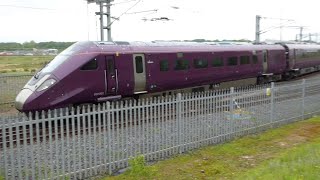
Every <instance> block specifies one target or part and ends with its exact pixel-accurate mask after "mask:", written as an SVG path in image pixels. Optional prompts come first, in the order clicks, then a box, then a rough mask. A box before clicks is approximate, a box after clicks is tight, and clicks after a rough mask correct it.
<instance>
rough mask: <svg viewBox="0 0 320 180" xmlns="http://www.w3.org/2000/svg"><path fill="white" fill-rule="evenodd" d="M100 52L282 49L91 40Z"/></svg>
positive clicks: (272, 46) (189, 43) (277, 46)
mask: <svg viewBox="0 0 320 180" xmlns="http://www.w3.org/2000/svg"><path fill="white" fill-rule="evenodd" d="M92 43H93V44H94V45H95V46H96V47H98V48H99V49H100V50H101V51H102V52H115V51H116V52H119V53H128V52H130V53H139V52H140V53H142V52H143V53H148V52H149V53H151V52H168V53H170V52H210V51H215V52H219V51H220V52H222V51H254V50H264V49H268V50H284V48H283V47H282V46H281V45H224V46H221V45H211V44H207V43H197V42H155V41H153V42H125V41H121V42H92Z"/></svg>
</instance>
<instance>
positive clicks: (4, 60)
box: [0, 56, 54, 74]
mask: <svg viewBox="0 0 320 180" xmlns="http://www.w3.org/2000/svg"><path fill="white" fill-rule="evenodd" d="M53 58H54V56H0V74H21V73H30V72H35V71H36V70H37V69H39V68H41V67H43V66H44V65H45V64H46V63H48V62H50V61H51V60H52V59H53Z"/></svg>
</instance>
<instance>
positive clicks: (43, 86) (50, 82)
mask: <svg viewBox="0 0 320 180" xmlns="http://www.w3.org/2000/svg"><path fill="white" fill-rule="evenodd" d="M56 82H57V81H56V80H54V79H48V80H46V81H45V82H43V83H42V84H41V85H40V86H39V87H38V89H37V91H43V90H46V89H48V88H49V87H51V86H52V85H53V84H54V83H56Z"/></svg>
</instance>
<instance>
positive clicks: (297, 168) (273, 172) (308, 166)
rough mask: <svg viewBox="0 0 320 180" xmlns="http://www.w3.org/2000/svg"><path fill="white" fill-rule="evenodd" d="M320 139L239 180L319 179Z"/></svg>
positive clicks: (274, 160)
mask: <svg viewBox="0 0 320 180" xmlns="http://www.w3.org/2000/svg"><path fill="white" fill-rule="evenodd" d="M319 178H320V138H318V139H317V140H315V142H312V143H310V144H306V145H300V146H299V147H295V148H293V149H291V150H288V151H286V152H284V153H283V155H282V156H280V157H279V158H276V159H273V160H270V161H268V162H266V163H263V164H262V165H261V166H259V167H257V168H254V169H252V170H249V171H248V172H247V173H246V174H245V175H244V176H242V177H241V178H239V179H252V180H254V179H266V180H267V179H319Z"/></svg>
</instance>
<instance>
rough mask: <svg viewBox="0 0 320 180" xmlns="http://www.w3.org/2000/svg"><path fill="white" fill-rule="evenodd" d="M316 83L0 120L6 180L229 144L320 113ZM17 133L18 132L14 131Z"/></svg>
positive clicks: (93, 170)
mask: <svg viewBox="0 0 320 180" xmlns="http://www.w3.org/2000/svg"><path fill="white" fill-rule="evenodd" d="M319 99H320V81H315V80H313V81H310V82H309V81H305V80H303V81H297V82H296V83H294V84H293V83H290V84H289V85H274V84H273V83H272V84H271V85H264V86H257V87H254V88H240V89H234V88H231V89H229V90H221V91H215V92H213V91H212V92H203V93H193V94H177V95H176V96H170V97H159V98H152V99H151V98H150V99H141V100H139V101H135V100H132V101H130V100H128V101H122V102H111V103H109V102H108V103H105V104H102V105H98V106H92V107H83V108H80V107H78V108H76V109H59V110H54V111H49V112H47V113H37V114H36V115H35V116H34V115H33V116H31V115H30V116H29V118H28V117H27V116H26V115H22V114H20V115H17V116H10V117H0V130H1V132H0V134H1V137H0V139H2V141H1V144H2V146H1V147H2V149H1V153H0V155H1V158H0V167H1V168H2V169H0V172H1V170H2V172H3V175H4V176H5V178H6V179H55V178H63V177H68V178H71V179H83V178H87V177H90V176H94V175H98V174H103V173H106V172H108V173H110V174H111V173H112V172H115V171H116V170H119V169H121V168H125V167H127V166H128V160H129V159H130V158H131V157H135V156H137V155H139V154H142V155H144V156H145V158H146V160H147V161H156V160H159V159H164V158H167V157H171V156H173V155H176V154H179V153H183V152H187V151H190V150H193V149H196V148H199V147H202V146H206V145H210V144H217V143H223V142H226V141H229V140H231V139H234V138H236V137H240V136H244V135H247V134H252V133H258V132H261V131H263V130H266V129H269V128H274V127H277V126H280V125H283V124H287V123H291V122H294V121H298V120H301V119H305V118H308V117H311V116H312V115H314V114H318V113H319V112H320V110H319V109H320V101H319ZM15 130H19V133H17V132H14V131H15Z"/></svg>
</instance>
